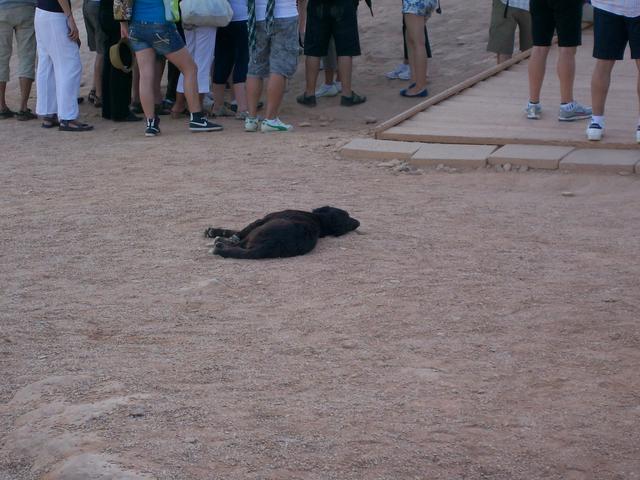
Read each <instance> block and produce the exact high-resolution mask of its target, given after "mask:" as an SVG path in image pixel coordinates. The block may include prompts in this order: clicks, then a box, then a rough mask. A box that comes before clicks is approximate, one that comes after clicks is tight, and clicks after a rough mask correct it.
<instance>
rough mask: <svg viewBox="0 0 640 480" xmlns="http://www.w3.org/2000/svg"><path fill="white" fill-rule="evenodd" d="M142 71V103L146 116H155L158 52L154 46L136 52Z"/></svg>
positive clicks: (139, 67)
mask: <svg viewBox="0 0 640 480" xmlns="http://www.w3.org/2000/svg"><path fill="white" fill-rule="evenodd" d="M136 60H137V61H138V69H139V71H140V103H142V110H144V116H145V117H146V118H155V115H156V114H155V93H154V92H155V88H154V86H155V78H154V77H155V74H156V52H155V51H154V50H153V48H145V49H144V50H140V51H139V52H136Z"/></svg>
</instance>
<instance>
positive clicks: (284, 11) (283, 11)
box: [256, 0, 298, 22]
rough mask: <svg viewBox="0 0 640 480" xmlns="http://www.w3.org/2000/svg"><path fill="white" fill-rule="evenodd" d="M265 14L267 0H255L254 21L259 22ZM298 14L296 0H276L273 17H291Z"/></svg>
mask: <svg viewBox="0 0 640 480" xmlns="http://www.w3.org/2000/svg"><path fill="white" fill-rule="evenodd" d="M266 16H267V0H256V21H257V22H260V21H262V20H264V19H265V17H266ZM297 16H298V6H297V5H296V0H276V5H275V8H274V9H273V18H291V17H297Z"/></svg>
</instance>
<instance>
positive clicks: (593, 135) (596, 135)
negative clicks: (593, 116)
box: [587, 122, 604, 142]
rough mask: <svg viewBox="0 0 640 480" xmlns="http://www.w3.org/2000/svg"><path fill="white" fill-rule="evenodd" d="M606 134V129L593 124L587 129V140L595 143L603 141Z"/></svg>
mask: <svg viewBox="0 0 640 480" xmlns="http://www.w3.org/2000/svg"><path fill="white" fill-rule="evenodd" d="M603 134H604V128H602V126H600V124H598V123H595V122H592V123H590V124H589V126H588V127H587V138H588V139H589V140H592V141H594V142H597V141H600V140H602V135H603Z"/></svg>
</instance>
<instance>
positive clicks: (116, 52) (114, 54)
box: [109, 38, 136, 73]
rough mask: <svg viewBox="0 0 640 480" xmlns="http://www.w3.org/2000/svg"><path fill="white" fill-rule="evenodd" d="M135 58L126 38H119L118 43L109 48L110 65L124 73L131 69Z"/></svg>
mask: <svg viewBox="0 0 640 480" xmlns="http://www.w3.org/2000/svg"><path fill="white" fill-rule="evenodd" d="M135 58H136V57H135V55H134V54H133V50H131V45H129V42H128V40H127V39H126V38H121V39H120V40H119V41H118V43H116V44H115V45H112V46H111V48H109V59H110V60H111V65H113V67H114V68H117V69H118V70H122V71H123V72H124V73H129V72H131V71H132V70H133V65H134V64H135Z"/></svg>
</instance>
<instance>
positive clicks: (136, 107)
mask: <svg viewBox="0 0 640 480" xmlns="http://www.w3.org/2000/svg"><path fill="white" fill-rule="evenodd" d="M129 110H131V111H132V112H133V113H137V114H141V113H144V112H143V110H142V104H141V103H140V102H133V103H132V104H131V105H130V106H129Z"/></svg>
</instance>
